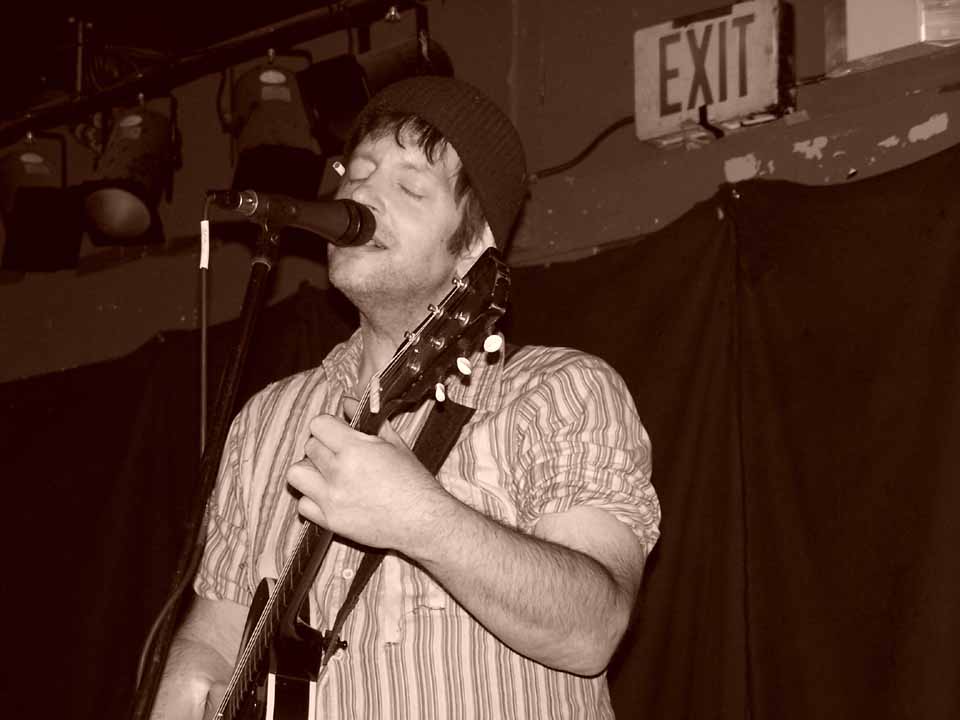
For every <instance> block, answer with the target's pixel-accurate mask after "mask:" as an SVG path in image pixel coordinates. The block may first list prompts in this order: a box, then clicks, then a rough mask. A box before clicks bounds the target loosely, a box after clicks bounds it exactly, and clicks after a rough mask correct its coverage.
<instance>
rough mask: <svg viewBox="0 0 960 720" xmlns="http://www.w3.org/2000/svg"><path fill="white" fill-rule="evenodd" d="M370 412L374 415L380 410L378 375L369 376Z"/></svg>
mask: <svg viewBox="0 0 960 720" xmlns="http://www.w3.org/2000/svg"><path fill="white" fill-rule="evenodd" d="M369 407H370V413H371V414H373V415H376V414H377V413H378V412H380V376H379V375H374V376H373V377H372V378H370V402H369Z"/></svg>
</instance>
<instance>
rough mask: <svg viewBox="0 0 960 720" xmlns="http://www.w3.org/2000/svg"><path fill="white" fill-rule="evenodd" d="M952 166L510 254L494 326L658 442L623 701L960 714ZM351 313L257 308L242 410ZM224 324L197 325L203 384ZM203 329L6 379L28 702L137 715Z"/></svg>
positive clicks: (719, 201) (639, 714)
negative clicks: (558, 353) (589, 378)
mask: <svg viewBox="0 0 960 720" xmlns="http://www.w3.org/2000/svg"><path fill="white" fill-rule="evenodd" d="M958 164H960V148H952V149H950V150H947V151H945V152H943V153H941V154H939V155H937V156H934V157H932V158H929V159H927V160H924V161H922V162H919V163H916V164H914V165H912V166H909V167H906V168H903V169H901V170H898V171H896V172H892V173H888V174H886V175H883V176H880V177H876V178H872V179H868V180H863V181H860V182H856V183H851V184H849V185H845V186H831V187H828V188H809V187H801V186H797V185H792V184H788V183H782V182H762V181H756V182H747V183H741V184H738V185H736V186H731V187H724V188H721V189H720V190H719V191H718V193H717V194H716V195H715V196H714V197H713V198H711V199H710V200H708V201H706V202H704V203H702V204H700V205H698V206H696V207H695V208H693V209H692V210H691V211H690V212H688V213H687V214H686V215H685V216H684V217H682V218H680V219H679V220H678V221H676V222H675V223H673V224H672V225H670V226H669V227H667V228H665V229H664V230H662V231H660V232H658V233H656V234H654V235H650V236H646V237H642V238H637V239H636V240H635V241H633V242H631V243H628V244H625V245H624V246H622V247H620V248H618V249H613V250H608V251H607V252H604V253H601V254H599V255H597V256H595V257H592V258H590V259H586V260H580V261H576V262H572V263H563V264H555V265H552V266H547V267H534V268H521V269H517V270H515V271H514V273H513V301H512V307H511V310H510V312H509V313H508V318H507V320H506V323H505V326H506V329H507V332H508V337H509V338H510V339H511V340H512V341H513V342H519V343H550V344H559V345H569V346H574V347H579V348H582V349H584V350H587V351H589V352H593V353H596V354H598V355H600V356H602V357H604V358H606V359H607V360H608V361H609V362H611V364H613V366H614V367H616V368H617V369H618V370H619V371H620V372H621V374H623V376H624V378H625V379H626V381H627V383H628V385H629V387H630V389H631V391H632V393H633V396H634V399H635V400H636V403H637V407H638V409H639V412H640V415H641V417H642V418H643V420H644V423H645V425H646V426H647V428H648V430H649V431H650V434H651V437H652V439H653V446H654V483H655V485H656V488H657V491H658V493H659V495H660V498H661V503H662V506H663V522H662V537H661V540H660V543H659V544H658V545H657V548H656V549H655V551H654V553H653V555H652V556H651V558H650V561H649V563H648V572H647V576H646V580H645V585H644V588H643V590H642V592H641V598H640V603H639V605H638V609H637V613H636V617H635V620H634V623H633V625H632V627H631V629H630V631H629V633H628V636H627V637H626V638H625V640H624V643H623V644H622V646H621V648H620V650H619V651H618V653H617V656H616V658H615V660H614V663H613V665H612V666H611V670H610V679H611V691H612V694H613V699H614V705H615V709H616V711H617V716H618V717H620V718H671V719H673V718H745V717H751V718H777V719H779V718H811V717H816V718H850V717H871V718H903V717H917V718H952V717H960V690H958V683H957V682H956V679H957V677H958V669H960V613H958V612H957V611H956V610H955V606H956V605H957V598H960V572H958V570H960V563H958V562H957V559H956V558H955V556H954V548H956V547H960V522H958V520H957V513H958V511H960V488H958V483H957V482H955V480H954V477H955V475H956V472H955V470H954V468H955V467H957V466H958V461H960V457H958V454H960V443H958V442H957V441H956V439H955V438H957V436H958V432H960V400H958V393H957V391H958V377H957V376H958V361H960V357H958V354H960V307H958V305H960V204H958V202H957V200H958V195H960V192H958V191H957V189H956V188H955V184H954V183H953V182H952V179H953V178H955V177H957V171H958V170H960V167H958ZM354 324H355V316H353V315H352V314H351V313H350V312H349V311H348V310H346V309H345V307H344V305H343V302H342V300H340V299H338V297H337V296H336V295H334V294H332V293H328V292H324V291H319V290H316V289H314V288H310V287H304V288H302V289H301V291H300V292H299V293H297V294H296V295H295V296H293V297H292V298H290V299H288V300H286V301H284V302H282V303H279V304H278V305H276V306H274V307H271V308H268V310H267V311H266V312H265V314H264V317H263V318H262V322H261V324H260V328H259V330H258V336H257V340H256V345H255V347H254V349H253V354H252V356H251V361H250V364H249V367H248V372H247V375H246V379H245V385H244V388H243V390H242V392H241V396H242V398H245V397H247V396H249V394H251V393H252V392H254V391H255V390H256V389H257V388H259V387H262V386H263V385H264V384H265V383H267V382H269V381H271V380H273V379H276V378H278V377H281V376H283V375H286V374H289V373H291V372H295V371H297V370H300V369H302V368H305V367H309V366H310V365H313V364H316V362H318V361H319V359H320V358H321V357H322V356H323V355H324V354H325V353H326V352H327V350H328V349H329V348H330V347H331V346H332V344H333V343H335V342H337V341H339V340H340V339H342V338H344V337H346V335H347V334H348V333H349V331H350V329H351V328H352V327H353V326H354ZM235 336H236V327H235V325H232V324H228V325H225V326H222V327H218V328H216V329H215V330H214V332H213V334H212V337H211V352H212V357H213V361H212V364H213V372H216V368H217V367H219V366H221V365H222V362H223V358H224V357H226V356H227V354H228V353H229V352H230V349H231V347H232V343H233V342H234V338H235ZM196 342H197V338H196V335H195V333H171V334H165V335H163V336H161V337H158V338H156V339H155V340H154V341H153V342H151V343H149V344H148V345H146V346H144V347H143V348H141V349H140V350H138V351H137V352H135V353H133V354H131V355H130V356H128V357H126V358H122V359H120V360H117V361H114V362H110V363H103V364H101V365H96V366H90V367H86V368H79V369H76V370H71V371H67V372H63V373H57V374H54V375H49V376H43V377H38V378H33V379H29V380H24V381H20V382H15V383H7V384H5V385H0V408H2V420H3V426H2V428H0V438H2V440H0V441H2V442H3V446H2V458H3V459H2V461H0V462H2V465H0V467H2V472H3V476H4V478H5V479H6V486H7V487H8V488H12V493H10V494H8V498H11V494H12V498H11V499H10V500H9V504H8V505H7V506H6V507H7V512H6V513H5V515H6V516H7V517H6V522H5V523H4V531H5V533H8V534H9V537H8V539H7V542H6V543H5V547H6V548H7V549H8V552H9V555H10V556H11V557H13V558H14V561H13V570H14V572H13V574H12V577H10V586H11V587H13V588H14V590H13V591H7V592H5V593H4V596H5V600H6V601H7V602H11V601H12V604H11V611H10V612H8V613H6V616H7V617H10V618H15V621H14V623H13V625H14V633H13V640H14V642H13V643H12V645H13V647H15V648H16V650H15V651H13V652H9V653H8V663H11V666H12V667H11V669H10V670H9V671H8V672H6V673H4V675H5V682H8V683H11V684H15V686H16V692H15V693H14V694H10V695H9V697H12V698H14V708H13V709H14V710H20V713H21V714H25V713H27V712H30V713H31V714H35V713H36V711H37V703H38V702H40V703H42V704H43V708H44V712H43V714H45V715H51V716H59V717H76V718H84V719H85V718H92V717H115V716H120V715H122V713H123V710H124V709H125V708H126V703H127V701H128V700H129V693H130V684H131V683H132V678H133V672H134V669H135V663H136V656H137V651H138V649H139V644H140V641H141V640H142V637H143V634H144V633H145V631H146V627H147V626H148V625H149V622H150V619H151V618H152V615H153V613H154V612H155V611H156V609H157V608H158V607H159V605H160V602H161V601H162V597H163V594H164V590H165V588H166V586H167V583H168V582H169V575H170V572H171V569H172V566H173V561H174V560H175V557H176V552H177V551H178V550H179V543H180V533H179V522H180V521H181V519H182V516H183V514H184V511H185V508H186V507H188V504H189V503H190V502H194V501H195V500H194V498H193V497H192V495H193V492H192V491H193V489H194V488H195V486H196V480H195V478H196V455H197V451H198V441H197V437H198V433H199V430H198V428H197V422H196V415H197V401H196V397H195V396H196V393H195V387H196V381H195V378H196V374H197V368H196V360H195V356H196ZM17 703H20V706H17Z"/></svg>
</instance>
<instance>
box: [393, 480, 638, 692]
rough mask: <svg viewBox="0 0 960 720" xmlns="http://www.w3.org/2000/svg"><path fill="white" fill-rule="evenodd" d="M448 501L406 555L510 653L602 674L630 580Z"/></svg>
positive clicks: (627, 605)
mask: <svg viewBox="0 0 960 720" xmlns="http://www.w3.org/2000/svg"><path fill="white" fill-rule="evenodd" d="M447 497H448V498H449V501H441V502H440V503H439V504H438V507H437V509H436V510H437V512H436V514H435V518H436V520H437V522H436V524H434V525H433V526H432V527H431V537H430V538H429V539H427V538H424V539H423V540H424V542H422V543H418V544H416V545H415V546H414V547H413V548H411V553H410V556H411V558H412V559H414V560H416V561H417V562H418V563H420V564H421V565H422V566H423V567H424V569H425V570H427V571H428V572H429V573H430V574H431V575H433V577H435V578H436V579H437V581H438V582H440V583H441V584H442V585H443V586H444V587H445V588H446V590H447V591H448V592H449V593H450V594H451V595H453V596H454V597H455V598H456V599H457V601H458V602H459V603H460V604H461V605H463V607H464V608H466V609H467V610H468V611H469V612H470V613H471V614H472V615H473V616H474V617H475V618H476V619H477V620H478V621H479V622H480V623H481V624H482V625H483V626H484V627H485V628H486V629H487V630H489V631H490V632H491V633H493V634H494V635H495V636H497V637H498V638H499V639H500V640H501V641H502V642H504V643H505V644H507V645H509V646H510V647H511V648H512V649H514V650H515V651H517V652H519V653H521V654H523V655H526V656H527V657H530V658H532V659H534V660H536V661H538V662H540V663H543V664H545V665H549V666H551V667H554V668H557V669H560V670H565V671H567V672H573V673H578V674H582V675H593V674H596V673H599V672H601V671H602V670H603V669H604V667H606V664H607V662H608V661H609V658H610V655H611V654H612V652H613V650H614V649H615V648H616V645H617V643H618V642H619V639H620V637H621V636H622V635H623V632H624V630H625V629H626V626H627V623H628V622H629V618H630V612H631V608H632V605H633V599H634V589H633V588H632V587H630V586H629V583H626V582H623V581H622V579H621V578H615V577H614V576H613V575H612V574H611V573H610V571H608V570H607V568H605V567H604V566H603V565H602V564H601V563H600V562H598V561H597V560H594V559H593V558H592V557H590V556H588V555H586V554H584V553H581V552H578V551H576V550H572V549H570V548H568V547H565V546H562V545H558V544H556V543H553V542H549V541H547V540H542V539H540V538H537V537H533V536H530V535H526V534H523V533H521V532H518V531H515V530H513V529H511V528H507V527H504V526H503V525H500V524H499V523H497V522H496V521H494V520H491V519H490V518H487V517H485V516H483V515H481V514H480V513H478V512H476V511H474V510H472V509H471V508H469V507H467V506H466V505H463V504H462V503H460V502H459V501H457V500H456V499H455V498H452V497H450V496H447Z"/></svg>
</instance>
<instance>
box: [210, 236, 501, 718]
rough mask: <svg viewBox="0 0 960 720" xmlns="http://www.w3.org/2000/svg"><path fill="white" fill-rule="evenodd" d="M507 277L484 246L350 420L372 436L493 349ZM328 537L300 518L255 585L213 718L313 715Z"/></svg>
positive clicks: (325, 640) (322, 641)
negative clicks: (314, 619) (313, 591)
mask: <svg viewBox="0 0 960 720" xmlns="http://www.w3.org/2000/svg"><path fill="white" fill-rule="evenodd" d="M509 286H510V278H509V272H508V269H507V266H506V265H505V264H504V263H503V262H502V260H501V259H500V256H499V253H498V252H497V251H496V250H495V249H494V248H489V249H487V250H486V251H485V252H484V253H483V254H482V255H481V256H480V258H478V259H477V261H476V262H475V263H474V264H473V267H471V268H470V271H469V272H468V273H467V275H466V277H464V278H462V279H461V278H456V279H454V281H453V288H452V289H451V290H450V292H449V293H447V295H446V297H445V298H444V299H443V301H442V302H441V303H440V305H438V306H433V305H431V306H430V307H429V308H428V313H427V316H426V317H425V318H424V319H423V321H422V322H421V323H420V325H418V326H417V328H416V329H415V330H413V331H411V332H407V333H406V335H405V339H404V341H403V343H402V344H401V345H400V347H399V348H398V349H397V352H396V354H395V355H394V356H393V358H392V359H391V361H390V363H389V364H388V365H387V367H386V368H384V369H383V370H382V371H381V372H380V373H379V374H378V375H377V376H376V377H375V378H374V380H373V381H372V382H371V385H370V386H368V388H367V390H366V391H365V392H364V394H363V397H362V398H361V399H360V406H359V409H358V410H357V412H356V413H355V415H354V417H353V420H352V422H351V427H353V428H354V429H356V430H359V431H361V432H365V433H368V434H375V433H376V432H377V431H378V430H379V428H380V425H381V424H382V423H383V422H384V421H385V420H386V419H387V418H389V417H390V416H392V415H393V414H395V413H397V412H399V411H401V410H406V409H409V408H411V407H414V406H415V405H417V404H419V402H420V401H421V400H422V399H423V398H424V397H425V396H426V395H427V394H429V393H430V392H432V391H436V392H437V393H438V400H439V399H441V398H440V397H439V393H440V386H438V383H440V382H441V381H442V380H443V378H445V377H446V376H447V375H448V374H449V373H450V372H451V369H452V368H454V367H457V366H459V369H460V371H461V372H467V373H468V372H469V371H470V368H469V365H467V366H466V367H464V362H465V358H466V356H468V355H470V354H471V353H472V352H473V351H474V350H475V348H476V346H477V343H478V341H479V340H480V339H481V338H486V340H484V343H483V345H484V350H486V351H487V352H496V351H498V350H499V349H500V347H499V343H500V341H501V338H500V336H499V335H492V334H491V333H492V329H493V325H494V323H495V322H496V321H497V319H499V317H500V316H501V315H503V313H504V311H505V309H506V302H507V296H508V293H509ZM332 540H333V533H332V532H330V531H329V530H326V529H324V528H322V527H320V526H319V525H316V524H314V523H311V522H309V521H306V520H305V521H303V524H302V527H301V529H300V534H299V536H298V539H297V542H296V546H295V548H294V550H293V552H292V553H291V554H290V556H289V558H288V559H287V561H286V563H285V564H284V567H283V569H282V571H281V573H280V576H279V577H278V578H277V579H276V580H275V581H272V580H268V579H265V580H263V581H261V583H260V585H259V587H258V588H257V591H256V594H255V596H254V600H253V604H252V605H251V608H250V612H249V614H248V616H247V625H246V629H245V630H244V637H243V642H242V643H241V650H240V654H239V656H238V659H237V664H236V667H235V668H234V672H233V675H232V677H231V679H230V682H229V684H228V685H227V689H226V692H225V694H224V696H223V700H222V701H221V703H220V706H219V707H218V709H217V711H216V713H215V714H214V715H213V716H212V717H213V718H215V719H216V720H221V719H222V720H259V719H261V718H267V720H286V719H295V720H304V719H307V720H312V718H313V717H314V707H315V699H316V696H315V693H316V686H317V679H318V674H319V672H320V671H321V668H320V658H321V656H322V655H323V653H324V652H326V651H328V650H330V649H331V648H329V647H328V646H329V645H330V643H332V642H334V641H335V640H337V638H331V637H330V633H326V634H324V633H321V632H319V631H317V630H315V629H313V628H311V627H310V626H309V625H308V624H307V623H305V622H303V621H302V620H301V619H300V618H299V617H298V613H299V611H300V609H301V607H303V601H304V598H305V597H306V595H307V592H308V590H309V588H310V586H311V585H312V583H313V580H314V578H315V577H316V575H317V572H318V570H319V569H320V566H321V565H322V564H323V559H324V557H325V555H326V552H327V549H328V548H329V547H330V542H331V541H332Z"/></svg>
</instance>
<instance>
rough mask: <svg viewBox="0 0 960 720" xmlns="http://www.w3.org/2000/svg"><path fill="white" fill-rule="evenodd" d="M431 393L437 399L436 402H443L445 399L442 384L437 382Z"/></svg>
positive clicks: (445, 392)
mask: <svg viewBox="0 0 960 720" xmlns="http://www.w3.org/2000/svg"><path fill="white" fill-rule="evenodd" d="M433 391H434V395H435V396H436V398H437V402H443V401H444V400H446V399H447V389H446V388H445V387H444V386H443V383H440V382H438V383H437V384H436V386H435V387H434V389H433Z"/></svg>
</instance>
